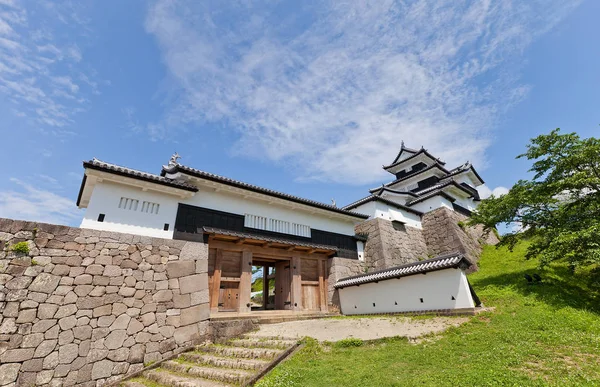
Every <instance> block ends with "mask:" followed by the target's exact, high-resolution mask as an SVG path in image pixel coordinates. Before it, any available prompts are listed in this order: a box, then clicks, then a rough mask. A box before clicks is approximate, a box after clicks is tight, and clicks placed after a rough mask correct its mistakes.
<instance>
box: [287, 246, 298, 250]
mask: <svg viewBox="0 0 600 387" xmlns="http://www.w3.org/2000/svg"><path fill="white" fill-rule="evenodd" d="M295 249H296V246H290V247H288V248H287V249H285V250H286V251H294V250H295Z"/></svg>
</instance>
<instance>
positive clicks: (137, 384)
mask: <svg viewBox="0 0 600 387" xmlns="http://www.w3.org/2000/svg"><path fill="white" fill-rule="evenodd" d="M151 383H152V384H154V385H155V386H156V383H153V382H151ZM148 384H149V383H144V382H143V381H142V380H127V381H125V382H122V383H121V384H120V386H121V387H146V386H148Z"/></svg>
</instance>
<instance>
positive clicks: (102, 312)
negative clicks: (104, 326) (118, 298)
mask: <svg viewBox="0 0 600 387" xmlns="http://www.w3.org/2000/svg"><path fill="white" fill-rule="evenodd" d="M111 313H112V306H111V305H102V306H99V307H97V308H94V314H93V316H94V317H100V316H109V315H110V314H111Z"/></svg>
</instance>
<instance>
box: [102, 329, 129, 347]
mask: <svg viewBox="0 0 600 387" xmlns="http://www.w3.org/2000/svg"><path fill="white" fill-rule="evenodd" d="M125 339H127V332H126V331H125V330H117V331H112V332H110V334H109V335H108V336H107V337H106V339H105V340H104V345H105V346H106V348H108V349H117V348H121V346H123V342H124V341H125Z"/></svg>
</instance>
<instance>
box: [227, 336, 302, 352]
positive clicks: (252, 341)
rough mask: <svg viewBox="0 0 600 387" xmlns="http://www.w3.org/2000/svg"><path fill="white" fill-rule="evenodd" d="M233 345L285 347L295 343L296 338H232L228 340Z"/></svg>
mask: <svg viewBox="0 0 600 387" xmlns="http://www.w3.org/2000/svg"><path fill="white" fill-rule="evenodd" d="M228 344H229V345H231V346H234V347H245V348H273V349H287V348H289V347H291V346H292V345H294V344H296V340H273V339H263V338H257V337H254V338H246V339H233V340H230V341H229V342H228Z"/></svg>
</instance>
